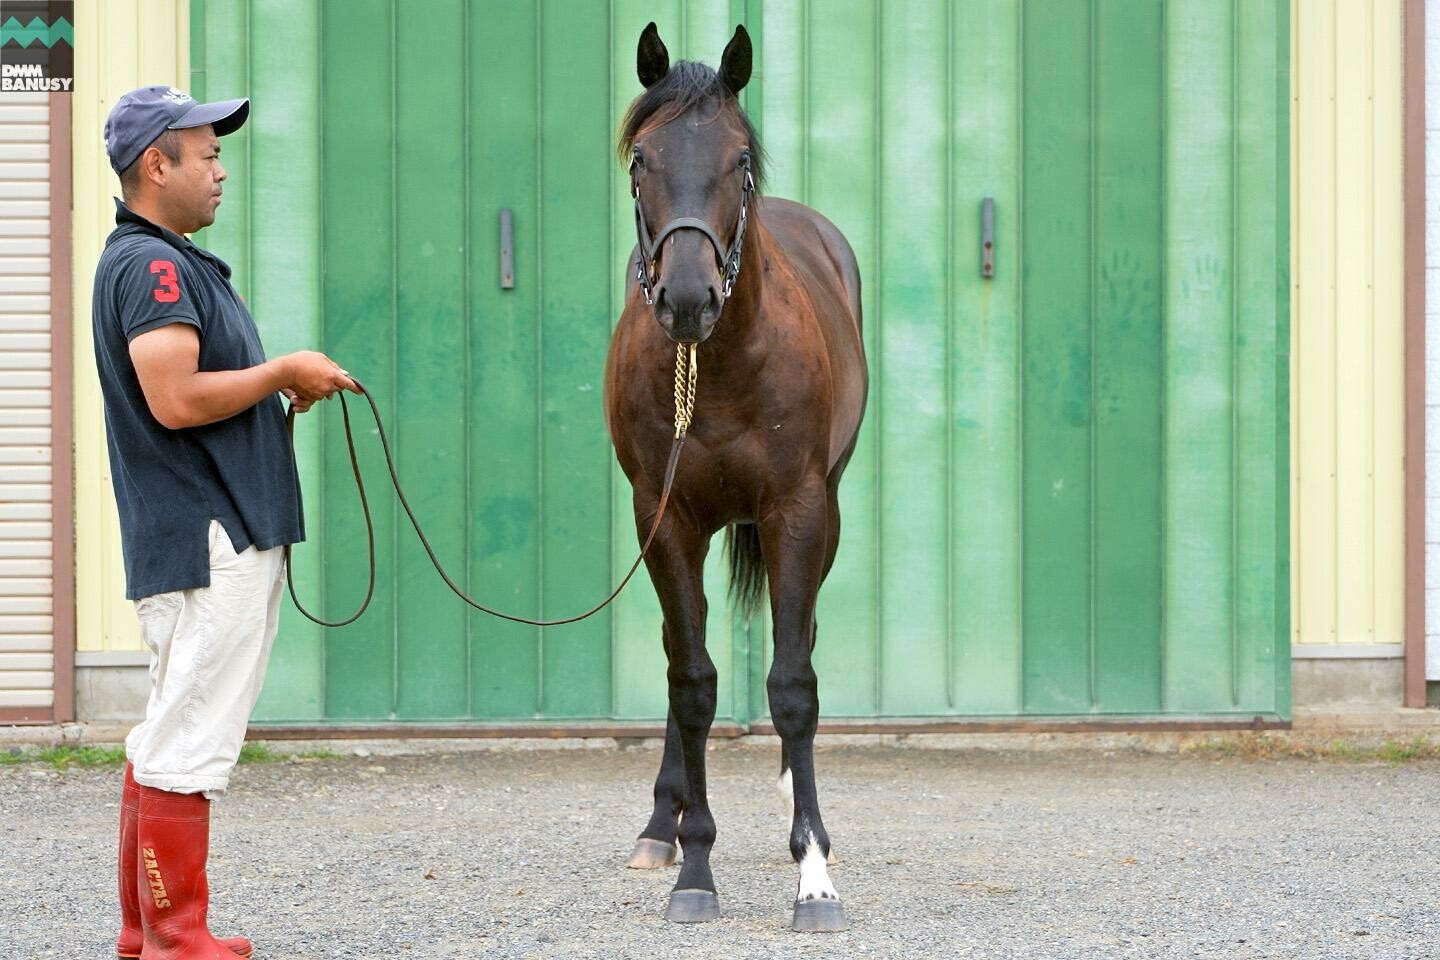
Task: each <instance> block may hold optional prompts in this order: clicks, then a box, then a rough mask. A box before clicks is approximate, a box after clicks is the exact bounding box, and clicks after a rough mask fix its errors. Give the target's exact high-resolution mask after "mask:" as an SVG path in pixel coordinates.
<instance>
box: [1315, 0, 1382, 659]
mask: <svg viewBox="0 0 1440 960" xmlns="http://www.w3.org/2000/svg"><path fill="white" fill-rule="evenodd" d="M1402 2H1403V0H1294V2H1293V3H1292V7H1291V11H1292V18H1293V24H1292V32H1291V36H1292V37H1293V50H1292V66H1293V70H1292V74H1291V75H1292V78H1293V79H1292V83H1293V91H1294V95H1295V100H1294V110H1293V113H1292V122H1293V149H1292V150H1291V158H1292V160H1291V162H1292V170H1291V173H1292V182H1293V194H1292V199H1293V202H1292V210H1293V216H1294V223H1293V244H1292V252H1293V260H1292V271H1293V272H1292V281H1293V283H1294V291H1293V309H1294V315H1293V323H1292V336H1293V338H1294V339H1293V342H1292V356H1293V369H1292V403H1293V407H1292V410H1291V416H1292V421H1291V422H1292V425H1293V426H1292V430H1291V437H1292V442H1293V444H1294V447H1293V450H1292V464H1293V467H1292V475H1291V483H1292V491H1291V494H1292V504H1293V511H1294V513H1293V517H1292V549H1291V571H1292V576H1293V584H1292V597H1293V601H1294V602H1293V616H1292V629H1293V641H1294V642H1295V643H1296V644H1297V645H1305V646H1308V645H1312V644H1398V643H1400V642H1401V641H1402V610H1403V599H1404V598H1403V594H1402V591H1403V585H1404V568H1403V560H1404V558H1403V555H1402V549H1401V538H1402V535H1403V526H1402V524H1403V517H1402V513H1401V506H1402V503H1403V497H1402V485H1403V476H1402V470H1403V453H1404V444H1403V434H1402V431H1403V425H1404V414H1403V409H1404V408H1403V393H1402V388H1403V376H1402V364H1403V359H1404V353H1403V348H1404V343H1403V319H1404V318H1403V289H1402V288H1403V282H1404V276H1403V258H1402V256H1401V243H1402V229H1403V223H1404V209H1403V205H1402V197H1401V176H1400V174H1401V170H1400V159H1401V145H1402V142H1403V136H1402V134H1403V129H1402V124H1401V120H1402V118H1401V110H1400V96H1401V91H1402V83H1403V74H1402V67H1403V64H1402V61H1401V46H1402V27H1403V21H1402V16H1401V15H1402V12H1403V11H1402Z"/></svg>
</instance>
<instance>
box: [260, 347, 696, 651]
mask: <svg viewBox="0 0 1440 960" xmlns="http://www.w3.org/2000/svg"><path fill="white" fill-rule="evenodd" d="M689 346H690V350H689V355H688V358H687V356H686V351H685V345H683V344H682V345H679V346H678V347H677V348H676V351H675V442H674V443H673V444H671V446H670V459H669V461H668V462H667V463H666V465H665V481H664V484H663V485H662V487H661V490H660V504H659V506H658V507H657V508H656V511H655V521H654V522H653V523H652V524H651V525H650V532H649V533H648V534H647V535H646V537H645V543H644V545H643V546H642V547H641V548H640V556H638V557H636V558H635V562H634V563H632V564H631V565H630V569H629V570H628V571H627V572H626V573H625V577H624V579H622V580H621V581H620V585H619V586H617V587H616V588H615V589H614V590H613V591H612V592H611V593H610V596H608V597H606V598H605V599H604V600H602V601H601V602H600V603H598V604H596V605H595V606H594V607H591V608H590V609H589V610H587V611H585V612H584V613H581V614H577V615H576V616H573V617H565V618H563V619H560V620H532V619H530V618H529V617H518V616H515V615H513V614H509V613H502V612H501V611H499V610H493V609H491V608H490V607H487V606H485V605H484V604H483V603H480V602H479V601H477V600H475V599H473V598H472V597H471V596H470V595H469V594H467V593H466V592H465V591H464V590H462V589H460V587H459V586H458V585H457V584H456V583H455V581H454V580H452V579H450V575H449V574H448V573H446V571H445V567H444V565H442V564H441V563H440V559H439V558H438V557H436V556H435V550H434V548H432V547H431V546H430V541H429V539H428V538H427V537H426V536H425V532H424V531H423V530H421V529H420V521H419V520H417V519H416V518H415V511H414V510H412V509H410V501H409V500H408V499H406V497H405V490H404V488H402V487H401V486H400V475H399V473H398V472H397V471H396V469H395V457H394V455H393V454H392V453H391V452H390V439H389V437H388V436H387V435H386V433H385V423H384V421H383V420H381V419H380V408H379V407H378V406H376V404H375V397H374V396H373V395H371V393H370V391H369V390H368V389H366V387H365V385H364V384H363V383H361V382H360V381H359V380H355V378H354V377H351V379H352V380H354V382H355V386H356V387H357V388H359V390H360V394H361V395H362V396H363V397H364V398H365V399H366V401H368V402H369V404H370V413H371V415H372V416H373V417H374V418H375V427H376V429H377V430H378V432H379V435H380V446H381V448H382V449H383V450H384V451H385V466H386V469H388V470H389V472H390V484H391V485H392V486H393V487H394V488H395V496H396V497H397V498H398V499H399V500H400V506H401V507H403V508H404V510H405V516H407V517H409V518H410V525H411V526H412V527H414V528H415V535H416V536H417V537H419V538H420V545H421V546H422V547H424V548H425V553H426V555H427V556H429V557H430V563H431V565H433V566H434V567H435V572H436V573H438V574H440V579H441V580H444V581H445V585H446V586H447V587H449V588H450V591H451V592H452V593H454V594H455V596H457V597H459V598H460V599H461V600H463V601H465V603H467V604H469V605H470V606H472V607H474V608H475V609H476V610H479V611H480V612H481V613H488V614H489V615H490V616H492V617H498V618H500V619H501V620H509V621H511V622H512V623H523V624H528V625H529V626H532V627H557V626H560V625H562V624H566V623H576V622H578V621H580V620H584V619H586V618H587V617H591V616H594V615H595V614H597V613H599V612H600V611H601V610H603V609H604V608H605V607H606V606H608V605H609V604H610V602H611V601H612V600H614V599H615V598H616V597H618V596H620V591H621V590H624V589H625V585H626V584H628V583H629V582H630V578H631V577H633V576H635V571H636V570H638V569H640V563H641V561H643V560H644V559H645V555H646V554H647V553H648V552H649V551H650V544H652V543H654V541H655V535H656V534H657V533H659V531H660V521H661V520H662V519H664V517H665V507H666V506H667V505H668V504H669V502H670V488H671V487H672V486H673V485H674V483H675V468H676V467H677V466H678V465H679V463H680V448H681V447H683V446H684V445H685V434H686V433H687V432H688V431H689V429H690V424H691V422H692V420H693V418H694V415H695V380H696V376H697V374H698V370H699V368H698V365H697V362H696V352H695V344H693V343H692V344H690V345H689ZM682 384H683V389H682ZM340 412H341V415H342V416H343V417H344V420H345V446H346V449H347V450H348V451H349V454H350V469H351V471H353V473H354V474H355V489H356V491H357V492H358V493H359V494H360V510H361V512H362V513H364V515H365V539H366V544H367V547H368V549H369V557H370V576H369V580H368V583H367V586H366V588H365V599H364V600H362V601H361V603H360V609H358V610H356V611H355V612H354V613H353V614H351V615H350V616H348V617H346V618H345V619H343V620H325V619H322V618H320V617H318V616H316V615H315V614H313V613H311V612H310V611H309V610H306V609H305V607H304V605H303V604H301V602H300V598H299V597H298V596H297V595H296V594H295V577H294V573H293V566H292V564H291V563H290V555H291V547H290V546H286V547H285V579H286V583H287V584H288V585H289V587H290V599H291V600H292V601H293V602H294V604H295V609H297V610H299V611H300V614H301V616H303V617H305V618H306V619H307V620H309V621H311V622H312V623H318V624H319V625H320V626H322V627H343V626H346V625H347V624H351V623H354V622H355V621H356V620H359V619H360V615H361V614H363V613H364V612H365V611H366V609H368V608H369V606H370V601H371V600H372V599H373V598H374V596H375V523H374V521H373V520H372V519H371V517H370V503H369V500H368V499H367V498H366V496H365V481H364V480H363V479H361V476H360V462H359V460H358V459H357V458H356V456H355V437H354V434H353V432H352V430H351V427H350V408H349V407H348V406H347V405H346V403H345V394H344V393H341V394H340ZM285 424H286V429H287V430H288V431H289V433H290V445H291V447H292V448H293V447H294V445H295V407H294V406H293V405H292V406H291V407H290V409H289V410H288V411H287V412H286V414H285Z"/></svg>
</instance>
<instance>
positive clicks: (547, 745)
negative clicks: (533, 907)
mask: <svg viewBox="0 0 1440 960" xmlns="http://www.w3.org/2000/svg"><path fill="white" fill-rule="evenodd" d="M129 730H130V726H129V725H128V724H123V725H120V724H105V723H68V724H59V725H43V726H41V725H37V726H13V727H0V750H3V749H6V748H9V749H10V750H12V751H13V750H15V749H17V748H18V749H23V750H38V749H46V748H52V747H59V746H99V745H114V744H119V743H121V742H123V741H124V738H125V734H127V733H128V732H129ZM253 735H254V739H257V740H260V741H263V742H265V743H266V744H267V746H268V747H269V748H270V750H271V751H273V752H274V753H275V754H278V755H280V756H301V757H303V756H305V755H313V754H322V755H323V754H336V755H339V756H342V757H343V756H360V757H368V756H405V755H414V754H433V753H471V752H486V751H542V750H637V749H638V750H658V749H659V748H660V747H661V746H662V745H663V744H662V741H661V740H660V739H659V738H655V737H636V738H617V737H586V738H582V737H568V738H550V737H514V738H496V739H473V738H458V737H445V738H414V739H404V738H394V739H391V738H386V739H374V740H354V739H343V740H342V739H326V738H316V739H310V740H273V741H264V733H263V731H254V732H253ZM1417 738H1419V739H1422V740H1424V741H1426V742H1429V743H1440V710H1431V709H1426V710H1407V709H1401V708H1396V709H1393V710H1385V711H1368V712H1355V713H1319V712H1297V713H1296V715H1295V717H1294V719H1293V725H1292V729H1290V730H1283V731H1266V732H1263V733H1252V732H1250V731H1245V730H1233V729H1232V730H1209V731H1206V730H1186V731H1147V732H1134V733H1130V732H1123V731H1107V732H1084V733H1069V732H1063V733H1061V732H1045V733H1023V732H1011V733H963V734H952V733H913V734H912V733H881V734H874V733H854V734H851V733H827V734H820V735H819V736H817V737H816V739H815V742H816V746H817V747H820V748H822V749H833V748H843V747H850V746H886V747H891V748H895V749H921V750H955V751H964V750H981V751H999V752H1019V753H1045V752H1060V751H1082V752H1084V751H1091V752H1100V753H1113V752H1134V753H1160V754H1165V753H1186V752H1190V751H1194V750H1201V749H1206V748H1207V747H1211V746H1214V745H1217V744H1226V743H1228V744H1240V743H1245V742H1249V741H1255V740H1263V741H1268V742H1275V743H1280V744H1289V745H1292V746H1324V745H1326V744H1329V743H1332V742H1334V741H1335V740H1344V741H1346V742H1347V743H1351V744H1355V745H1378V744H1381V743H1384V742H1386V741H1394V740H1401V741H1410V740H1414V739H1417ZM779 745H780V741H779V738H778V737H775V736H773V735H762V734H751V735H747V736H742V737H737V738H733V739H724V740H721V739H714V740H711V742H710V749H711V750H712V751H720V750H752V749H757V748H758V749H769V750H775V751H777V752H778V750H779Z"/></svg>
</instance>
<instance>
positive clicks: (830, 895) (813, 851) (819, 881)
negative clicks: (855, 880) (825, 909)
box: [795, 833, 840, 901]
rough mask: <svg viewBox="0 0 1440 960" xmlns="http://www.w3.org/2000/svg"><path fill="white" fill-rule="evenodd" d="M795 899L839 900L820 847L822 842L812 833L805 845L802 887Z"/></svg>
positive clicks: (801, 871)
mask: <svg viewBox="0 0 1440 960" xmlns="http://www.w3.org/2000/svg"><path fill="white" fill-rule="evenodd" d="M795 899H796V900H797V901H799V900H839V899H840V895H839V894H837V893H836V892H835V887H834V886H832V885H831V883H830V873H829V871H828V870H826V869H825V854H824V852H823V851H822V850H821V849H820V844H819V842H818V841H816V839H815V834H813V833H812V834H810V842H809V843H808V844H807V845H806V847H805V856H804V857H802V858H801V860H800V887H799V889H798V890H797V891H796V892H795Z"/></svg>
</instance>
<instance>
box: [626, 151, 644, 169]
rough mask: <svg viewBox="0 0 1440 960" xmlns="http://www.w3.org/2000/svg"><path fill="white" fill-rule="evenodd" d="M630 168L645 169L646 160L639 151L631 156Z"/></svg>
mask: <svg viewBox="0 0 1440 960" xmlns="http://www.w3.org/2000/svg"><path fill="white" fill-rule="evenodd" d="M630 166H632V167H639V168H640V169H642V170H643V169H645V158H644V157H642V156H641V155H640V151H639V150H636V151H634V152H633V153H631V154H630Z"/></svg>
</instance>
